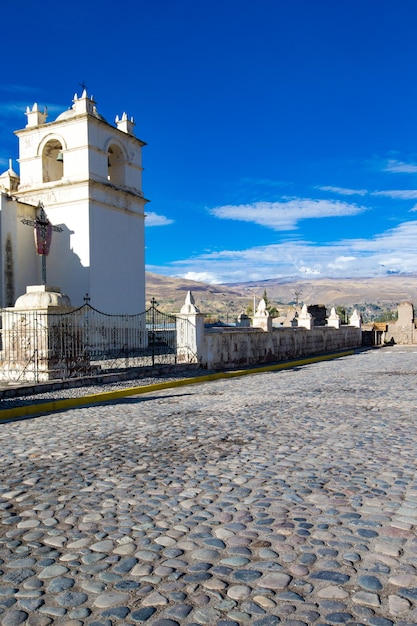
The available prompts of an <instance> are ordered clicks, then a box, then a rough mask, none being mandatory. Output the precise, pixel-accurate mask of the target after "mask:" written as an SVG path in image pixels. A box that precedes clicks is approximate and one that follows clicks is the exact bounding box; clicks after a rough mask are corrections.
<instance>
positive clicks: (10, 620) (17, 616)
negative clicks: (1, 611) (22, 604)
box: [1, 610, 29, 626]
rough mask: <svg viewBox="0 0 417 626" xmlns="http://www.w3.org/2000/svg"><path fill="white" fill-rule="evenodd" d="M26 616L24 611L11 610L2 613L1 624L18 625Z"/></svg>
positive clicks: (7, 625)
mask: <svg viewBox="0 0 417 626" xmlns="http://www.w3.org/2000/svg"><path fill="white" fill-rule="evenodd" d="M28 617H29V615H28V614H27V613H26V611H18V610H13V611H9V612H8V613H6V614H5V615H4V617H3V618H2V620H1V623H2V626H19V624H24V623H25V622H26V620H27V619H28Z"/></svg>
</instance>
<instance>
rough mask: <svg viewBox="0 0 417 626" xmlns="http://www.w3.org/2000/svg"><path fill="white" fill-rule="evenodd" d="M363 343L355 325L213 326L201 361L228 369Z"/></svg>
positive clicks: (210, 365)
mask: <svg viewBox="0 0 417 626" xmlns="http://www.w3.org/2000/svg"><path fill="white" fill-rule="evenodd" d="M361 344H362V332H361V329H360V328H355V327H354V326H342V327H341V328H340V329H335V328H328V327H324V326H320V327H317V328H313V329H311V330H307V329H305V328H273V329H272V331H270V332H265V331H263V330H260V329H257V328H255V329H253V328H251V329H248V328H244V329H230V328H213V329H206V331H205V334H204V343H203V350H202V353H201V354H200V355H199V362H200V364H201V365H203V366H204V367H207V368H208V369H227V368H234V367H240V366H247V365H260V364H266V363H273V362H276V361H285V360H288V359H295V358H301V357H304V356H309V355H312V354H320V353H324V352H335V351H337V350H344V349H351V348H357V347H359V346H360V345H361Z"/></svg>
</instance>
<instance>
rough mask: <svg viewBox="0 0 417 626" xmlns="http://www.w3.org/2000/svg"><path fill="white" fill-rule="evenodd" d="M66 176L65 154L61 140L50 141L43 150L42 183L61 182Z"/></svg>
mask: <svg viewBox="0 0 417 626" xmlns="http://www.w3.org/2000/svg"><path fill="white" fill-rule="evenodd" d="M63 175H64V154H63V147H62V143H61V142H60V141H59V139H49V140H48V141H47V142H46V143H45V145H44V146H43V148H42V181H43V182H44V183H49V182H51V181H54V180H61V178H62V177H63Z"/></svg>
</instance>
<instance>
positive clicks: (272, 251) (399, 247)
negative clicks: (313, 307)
mask: <svg viewBox="0 0 417 626" xmlns="http://www.w3.org/2000/svg"><path fill="white" fill-rule="evenodd" d="M416 241H417V221H410V222H406V223H403V224H400V225H399V226H398V227H396V228H393V229H391V230H388V231H386V232H383V233H380V234H378V235H376V236H375V237H372V238H370V239H351V240H342V241H338V242H329V243H327V244H325V245H318V244H316V243H314V242H309V241H291V240H289V241H283V242H282V243H279V244H274V245H270V246H258V247H255V248H248V249H246V250H223V251H220V252H211V253H207V254H203V255H200V256H198V257H195V258H192V259H184V260H181V261H177V262H175V263H173V264H172V265H171V274H172V275H173V274H174V273H175V275H179V276H183V277H191V276H193V277H194V278H193V279H194V280H196V278H195V276H197V275H198V276H199V278H198V280H204V282H206V280H205V279H203V276H210V282H212V283H213V282H215V283H231V282H247V281H251V280H265V279H267V278H280V277H289V276H291V277H300V276H304V277H305V276H306V275H308V276H310V277H311V278H312V279H314V277H315V276H319V275H320V276H323V277H325V276H328V277H333V278H337V277H346V278H348V277H352V278H354V277H365V276H383V275H386V274H388V273H392V272H416V271H417V248H416V245H415V242H416ZM196 267H198V268H199V272H198V273H197V272H195V268H196Z"/></svg>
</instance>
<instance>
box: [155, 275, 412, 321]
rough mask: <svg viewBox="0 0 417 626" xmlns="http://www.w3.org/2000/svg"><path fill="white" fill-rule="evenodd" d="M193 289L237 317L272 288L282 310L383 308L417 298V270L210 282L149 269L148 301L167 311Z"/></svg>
mask: <svg viewBox="0 0 417 626" xmlns="http://www.w3.org/2000/svg"><path fill="white" fill-rule="evenodd" d="M188 290H190V291H191V292H192V293H193V295H194V298H195V301H196V305H197V306H198V308H199V309H200V311H201V312H202V313H206V314H207V315H209V316H213V317H220V318H222V319H225V318H226V316H228V317H229V319H230V320H232V319H233V318H234V317H236V316H237V315H239V313H241V312H242V311H244V310H245V309H246V307H247V306H248V305H249V304H251V303H252V302H253V296H254V295H255V296H256V298H257V300H259V299H260V298H261V297H262V296H263V294H264V291H265V290H266V292H267V296H268V299H269V301H270V303H271V304H273V305H274V306H276V307H277V308H278V309H279V310H280V311H283V310H285V309H286V308H287V305H288V304H289V303H291V302H294V300H295V299H296V297H297V295H298V300H299V301H300V302H305V303H306V304H324V305H326V306H327V307H331V306H343V307H353V306H357V305H360V306H364V305H365V304H368V305H369V304H373V305H377V306H378V307H381V308H382V309H386V308H394V307H395V306H396V305H397V304H398V303H399V302H402V301H404V300H407V301H411V302H413V303H416V302H417V276H416V275H412V274H409V275H396V276H386V277H382V278H364V279H356V278H351V279H331V278H320V279H315V280H311V281H308V280H295V281H288V280H282V279H271V280H266V281H259V282H251V283H239V284H233V285H208V284H206V283H200V282H196V281H192V280H185V279H182V278H171V277H169V276H161V275H159V274H152V273H150V272H147V273H146V297H147V302H148V305H149V303H150V300H151V298H152V297H154V298H155V299H156V301H157V302H158V306H159V308H160V309H161V310H162V311H166V312H169V313H178V312H179V311H180V309H181V307H182V305H183V304H184V300H185V296H186V294H187V291H188Z"/></svg>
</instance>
